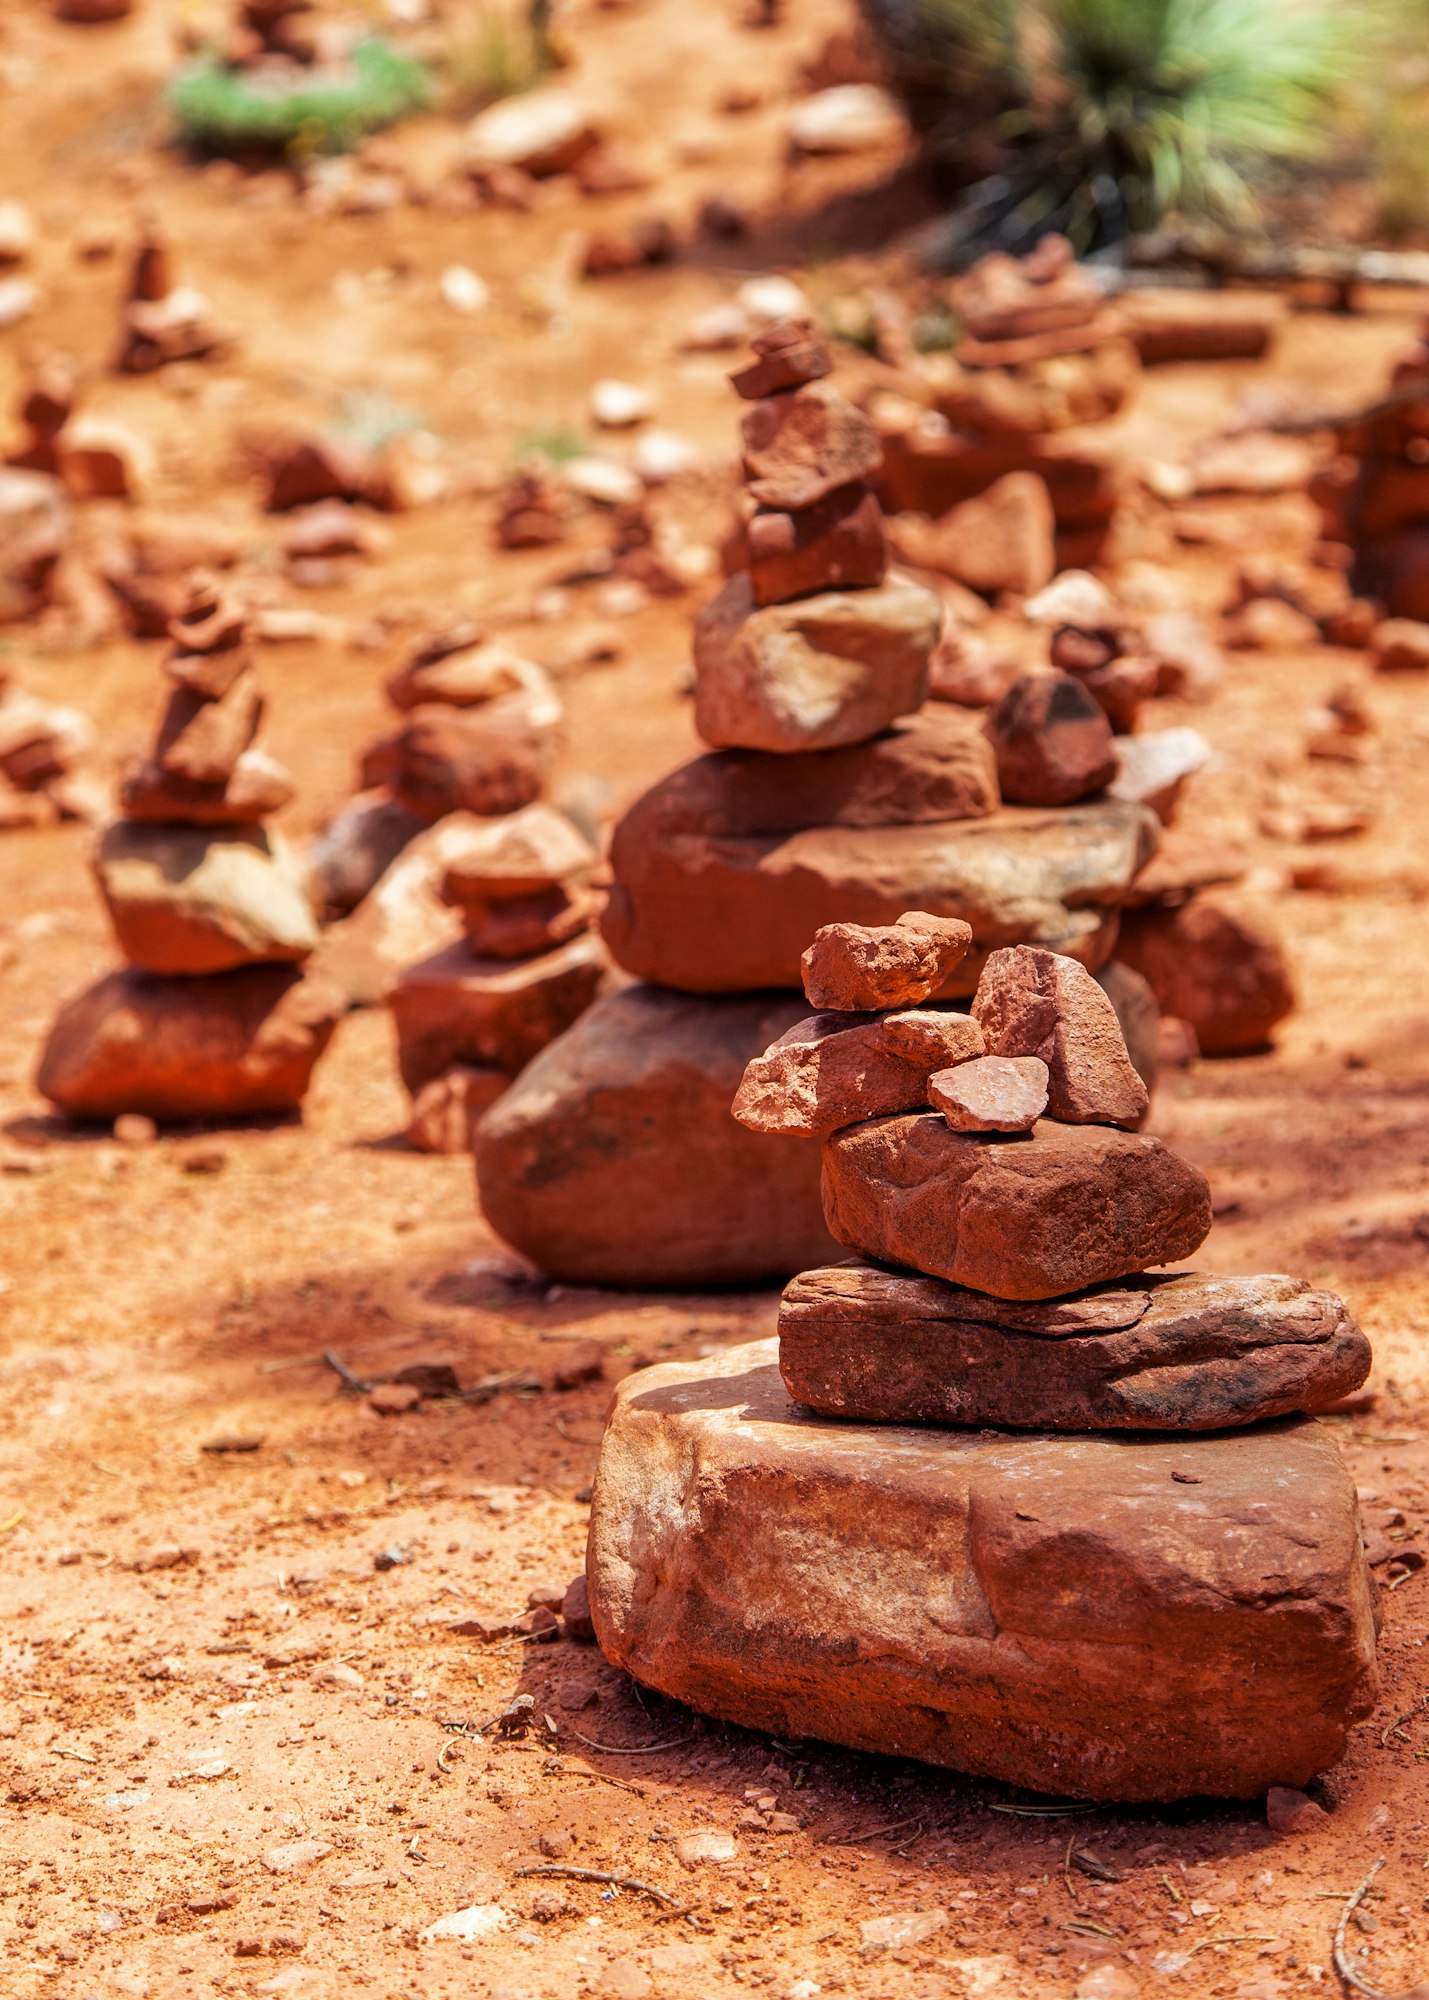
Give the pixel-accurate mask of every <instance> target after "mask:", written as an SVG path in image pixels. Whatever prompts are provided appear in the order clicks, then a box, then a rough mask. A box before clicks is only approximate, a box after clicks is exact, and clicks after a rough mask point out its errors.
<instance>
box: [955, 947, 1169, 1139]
mask: <svg viewBox="0 0 1429 2000" xmlns="http://www.w3.org/2000/svg"><path fill="white" fill-rule="evenodd" d="M972 1012H973V1019H974V1020H975V1021H976V1022H977V1023H978V1025H979V1027H980V1028H981V1029H982V1032H983V1038H984V1040H985V1041H986V1043H987V1047H988V1052H989V1054H991V1055H995V1056H1037V1057H1039V1058H1040V1059H1041V1060H1042V1061H1043V1062H1044V1063H1045V1064H1046V1065H1047V1073H1048V1109H1049V1111H1050V1113H1051V1115H1052V1117H1053V1118H1056V1119H1060V1120H1062V1121H1063V1122H1064V1123H1067V1124H1072V1125H1128V1126H1130V1125H1135V1124H1136V1123H1137V1122H1138V1120H1140V1119H1141V1118H1143V1117H1144V1116H1145V1114H1146V1109H1147V1105H1148V1103H1149V1099H1148V1097H1147V1092H1146V1085H1145V1084H1144V1083H1143V1082H1142V1081H1141V1078H1140V1077H1139V1076H1138V1075H1137V1073H1136V1071H1135V1070H1134V1069H1133V1068H1132V1066H1131V1058H1130V1056H1128V1054H1127V1052H1126V1042H1125V1040H1124V1038H1123V1036H1122V1032H1121V1024H1120V1023H1119V1022H1118V1020H1117V1018H1116V1010H1115V1009H1114V1008H1113V1006H1112V1004H1111V1002H1110V1000H1108V998H1107V996H1106V994H1105V993H1104V992H1103V991H1102V989H1101V987H1100V986H1098V984H1097V982H1096V981H1095V979H1093V978H1092V976H1091V974H1090V973H1089V972H1088V971H1087V970H1086V968H1085V967H1084V966H1080V965H1078V964H1077V963H1076V961H1075V960H1074V959H1070V958H1063V957H1062V956H1061V955H1060V954H1059V953H1057V952H1052V951H1039V950H1037V949H1036V948H1035V947H1032V946H1021V947H1018V948H1016V949H1013V950H1008V951H995V952H994V953H993V954H992V956H991V958H989V960H988V961H987V964H986V965H985V966H984V967H983V971H982V977H981V978H980V979H979V981H978V987H977V992H976V993H975V994H974V995H973V1005H972Z"/></svg>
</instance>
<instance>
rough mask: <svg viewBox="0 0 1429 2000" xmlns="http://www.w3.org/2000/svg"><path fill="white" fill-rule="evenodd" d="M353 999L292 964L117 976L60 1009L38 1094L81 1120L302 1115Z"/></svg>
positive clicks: (43, 1060)
mask: <svg viewBox="0 0 1429 2000" xmlns="http://www.w3.org/2000/svg"><path fill="white" fill-rule="evenodd" d="M346 1007H347V1000H346V997H345V995H343V994H342V993H341V992H340V991H339V990H338V989H337V988H335V987H333V986H332V985H330V984H329V983H328V982H327V981H326V980H321V979H318V978H315V977H313V976H311V975H308V976H304V975H303V974H302V973H300V972H298V971H297V970H296V969H295V968H294V967H291V966H286V965H263V966H248V967H245V968H244V969H243V970H241V971H239V972H222V973H218V974H216V975H215V976H214V977H212V978H210V979H164V978H161V977H159V976H158V975H156V974H154V973H149V972H137V971H133V970H127V969H126V970H125V971H122V972H111V973H110V974H109V976H108V978H106V979H101V980H100V982H99V984H98V985H97V986H91V987H90V988H89V989H88V990H87V991H86V992H84V993H81V994H79V995H77V996H76V998H74V999H73V1000H71V1001H69V1002H68V1003H67V1005H66V1006H64V1007H63V1008H62V1009H61V1010H60V1014H59V1018H58V1019H57V1020H56V1022H55V1025H54V1027H53V1028H52V1029H51V1031H50V1038H49V1040H48V1042H47V1043H46V1044H45V1050H44V1054H43V1055H42V1056H41V1058H40V1067H39V1074H38V1076H37V1078H36V1084H37V1088H38V1089H39V1092H40V1094H41V1096H42V1097H47V1098H48V1099H49V1100H50V1102H51V1103H52V1104H55V1105H57V1106H58V1107H59V1109H60V1110H61V1111H67V1112H69V1113H70V1115H71V1116H72V1117H75V1118H96V1119H101V1120H104V1121H108V1120H111V1119H114V1118H117V1117H118V1116H119V1115H120V1113H121V1112H125V1111H138V1112H142V1113H144V1114H145V1115H146V1116H147V1117H150V1118H158V1119H172V1118H251V1117H259V1116H263V1115H271V1114H274V1113H278V1112H286V1111H296V1110H297V1108H298V1106H299V1105H300V1104H301V1103H302V1100H303V1096H304V1094H305V1092H306V1091H307V1087H308V1081H309V1079H310V1077H311V1076H312V1072H313V1066H314V1064H315V1063H316V1062H317V1060H318V1057H319V1056H320V1055H321V1054H322V1052H323V1050H324V1049H325V1048H326V1047H327V1045H328V1043H329V1041H330V1040H331V1039H332V1032H333V1029H334V1028H335V1027H336V1025H337V1022H338V1020H339V1018H340V1017H341V1015H342V1014H343V1013H344V1011H345V1010H346Z"/></svg>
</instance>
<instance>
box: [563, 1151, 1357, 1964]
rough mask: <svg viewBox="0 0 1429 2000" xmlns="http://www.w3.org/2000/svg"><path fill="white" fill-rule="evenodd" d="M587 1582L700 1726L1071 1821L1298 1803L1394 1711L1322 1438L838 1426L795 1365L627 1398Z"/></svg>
mask: <svg viewBox="0 0 1429 2000" xmlns="http://www.w3.org/2000/svg"><path fill="white" fill-rule="evenodd" d="M1074 1136H1075V1137H1078V1138H1081V1137H1084V1136H1085V1135H1083V1134H1076V1135H1074ZM776 1143H777V1142H776V1141H773V1140H764V1141H759V1140H754V1141H751V1144H755V1145H759V1144H763V1145H768V1146H772V1145H774V1144H776ZM965 1143H967V1142H965ZM1000 1150H1004V1151H1005V1150H1009V1149H1008V1148H1002V1149H1000ZM1173 1472H1184V1473H1187V1474H1189V1475H1190V1476H1191V1477H1192V1478H1194V1479H1195V1481H1196V1482H1197V1483H1196V1484H1195V1485H1185V1484H1182V1483H1180V1482H1178V1481H1177V1480H1175V1479H1173V1478H1172V1476H1171V1475H1172V1473H1173ZM751 1551H757V1559H755V1560H751ZM587 1577H588V1583H589V1588H590V1601H591V1610H592V1614H593V1616H594V1620H595V1627H596V1633H597V1636H598V1638H599V1640H600V1644H601V1647H602V1650H603V1651H604V1652H605V1654H606V1657H607V1658H608V1659H609V1660H610V1662H611V1664H612V1665H613V1666H615V1667H616V1668H619V1669H623V1670H624V1671H626V1672H628V1673H631V1674H633V1675H634V1676H635V1677H636V1679H637V1680H640V1681H643V1682H644V1683H645V1684H646V1685H647V1686H650V1687H654V1688H658V1689H660V1690H661V1691H662V1692H663V1693H665V1694H668V1695H670V1696H672V1697H673V1698H674V1699H676V1700H679V1701H683V1702H688V1703H690V1704H691V1705H693V1706H694V1707H695V1708H697V1709H701V1710H703V1711H705V1712H706V1713H709V1714H713V1715H717V1716H721V1717H724V1718H726V1719H727V1720H730V1721H734V1722H737V1723H740V1724H742V1725H745V1726H747V1727H750V1728H754V1729H758V1730H762V1731H767V1732H770V1733H771V1734H773V1735H775V1736H777V1737H780V1738H801V1737H814V1738H822V1739H825V1740H827V1741H830V1742H835V1743H843V1744H848V1745H851V1746H853V1747H855V1748H858V1749H861V1750H869V1751H877V1752H882V1753H893V1754H895V1755H898V1756H903V1757H919V1758H922V1759H924V1760H925V1761H926V1762H929V1763H933V1764H939V1765H945V1766H951V1767H952V1768H954V1769H957V1770H962V1771H968V1772H972V1773H975V1774H977V1775H979V1776H982V1777H989V1778H994V1779H997V1780H999V1781H1001V1782H1005V1783H1010V1784H1016V1785H1025V1786H1027V1787H1029V1788H1030V1789H1031V1790H1033V1791H1035V1792H1051V1793H1054V1794H1056V1795H1058V1796H1061V1797H1065V1796H1068V1795H1070V1796H1073V1797H1080V1798H1094V1799H1133V1798H1139V1799H1172V1798H1183V1797H1194V1796H1196V1795H1198V1794H1199V1795H1216V1794H1221V1795H1231V1796H1235V1797H1241V1798H1256V1797H1259V1796H1260V1795H1261V1794H1263V1793H1264V1791H1265V1789H1266V1787H1267V1786H1268V1785H1270V1784H1286V1785H1303V1784H1304V1783H1305V1782H1306V1781H1307V1780H1308V1779H1309V1778H1310V1777H1311V1776H1312V1775H1313V1774H1314V1773H1315V1772H1317V1771H1320V1770H1323V1769H1324V1768H1325V1767H1326V1765H1328V1764H1331V1763H1333V1762H1334V1761H1335V1760H1336V1758H1338V1757H1339V1756H1341V1755H1342V1754H1343V1752H1344V1748H1345V1743H1346V1738H1347V1735H1348V1731H1349V1728H1350V1726H1351V1724H1352V1723H1353V1722H1354V1721H1355V1720H1357V1719H1358V1718H1360V1717H1362V1716H1364V1715H1366V1714H1367V1713H1368V1712H1369V1710H1370V1707H1371V1705H1372V1703H1373V1700H1374V1695H1375V1688H1376V1681H1375V1667H1374V1616H1373V1608H1372V1604H1371V1600H1370V1590H1369V1584H1368V1581H1367V1577H1366V1572H1365V1567H1364V1562H1363V1558H1362V1555H1361V1551H1360V1547H1359V1533H1358V1520H1357V1510H1356V1507H1355V1499H1354V1490H1353V1487H1352V1486H1351V1484H1350V1480H1349V1477H1348V1475H1347V1474H1346V1472H1345V1470H1344V1466H1343V1463H1342V1461H1341V1459H1340V1456H1339V1453H1338V1451H1337V1450H1336V1448H1335V1444H1334V1440H1333V1439H1332V1438H1330V1437H1329V1436H1327V1435H1326V1434H1325V1432H1324V1431H1323V1429H1322V1428H1321V1427H1320V1426H1318V1425H1316V1424H1312V1423H1295V1422H1291V1423H1288V1424H1285V1425H1281V1426H1277V1427H1275V1428H1273V1429H1268V1430H1259V1431H1254V1430H1253V1431H1239V1432H1236V1433H1233V1434H1231V1435H1222V1436H1209V1437H1198V1438H1177V1437H1159V1438H1149V1437H1135V1436H1128V1437H1123V1438H1117V1439H1107V1438H1099V1437H1046V1436H1043V1437H1037V1436H1019V1437H1009V1436H1007V1435H1006V1434H1005V1433H1002V1434H999V1433H991V1434H988V1433H983V1434H981V1435H978V1434H973V1435H969V1434H967V1433H966V1432H964V1433H960V1434H957V1435H954V1434H950V1433H949V1432H947V1431H940V1430H936V1429H930V1428H925V1429H908V1430H890V1429H889V1428H888V1427H887V1426H882V1425H880V1426H864V1425H859V1424H853V1423H835V1424H830V1423H829V1422H827V1421H826V1420H825V1419H823V1418H818V1417H810V1416H808V1415H807V1414H806V1413H804V1412H802V1411H800V1410H799V1409H798V1408H797V1407H796V1406H794V1405H793V1404H792V1403H791V1402H790V1401H789V1398H788V1395H787V1392H786V1391H785V1390H784V1388H783V1385H782V1384H781V1382H780V1381H779V1377H778V1372H777V1369H776V1366H775V1347H774V1343H773V1342H772V1341H761V1342H758V1343H756V1344H754V1345H751V1346H747V1347H738V1348H733V1349H729V1348H726V1349H722V1350H721V1351H720V1353H719V1355H718V1356H717V1357H716V1358H712V1359H709V1360H703V1361H696V1362H685V1363H675V1364H669V1365H665V1366H660V1367H655V1368H647V1369H642V1370H640V1372H639V1374H638V1375H635V1376H632V1377H630V1378H629V1379H627V1381H626V1382H624V1383H623V1384H622V1385H621V1387H620V1389H619V1390H618V1391H617V1392H616V1399H615V1407H614V1410H613V1412H612V1414H611V1419H610V1423H609V1426H608V1428H607V1431H606V1437H605V1443H604V1446H603V1448H602V1452H601V1462H600V1469H599V1471H598V1473H597V1475H596V1481H595V1498H594V1503H593V1506H592V1511H591V1526H590V1546H589V1553H588V1561H587ZM1267 1578H1272V1579H1274V1586H1273V1588H1269V1589H1268V1588H1267ZM1267 1717H1270V1718H1273V1721H1272V1723H1271V1726H1267ZM885 1983H886V1982H885Z"/></svg>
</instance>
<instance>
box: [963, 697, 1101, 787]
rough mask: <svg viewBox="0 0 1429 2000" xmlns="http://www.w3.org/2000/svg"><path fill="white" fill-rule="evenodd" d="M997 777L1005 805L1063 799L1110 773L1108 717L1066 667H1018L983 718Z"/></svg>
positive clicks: (1097, 783) (1090, 785) (1098, 784)
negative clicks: (1020, 671) (1021, 670)
mask: <svg viewBox="0 0 1429 2000" xmlns="http://www.w3.org/2000/svg"><path fill="white" fill-rule="evenodd" d="M987 733H988V739H989V741H990V742H991V744H992V748H993V755H994V756H995V757H996V758H997V782H998V786H999V789H1000V790H1001V792H1002V796H1003V798H1004V799H1006V801H1007V802H1008V804H1009V805H1017V806H1069V805H1073V804H1075V802H1076V801H1077V800H1078V799H1085V798H1089V797H1090V796H1091V794H1092V793H1093V792H1100V791H1102V790H1103V789H1104V788H1105V787H1106V786H1107V785H1109V784H1110V783H1111V780H1112V779H1113V778H1114V777H1115V776H1116V773H1117V761H1116V751H1115V750H1114V749H1113V748H1112V733H1111V724H1110V723H1109V722H1108V721H1107V718H1106V714H1105V712H1104V710H1103V709H1102V706H1101V704H1100V702H1099V701H1098V700H1097V699H1096V697H1095V696H1094V695H1093V694H1091V693H1090V692H1089V691H1088V690H1087V689H1086V688H1085V687H1084V686H1083V685H1082V684H1081V682H1080V681H1076V680H1074V679H1073V678H1072V676H1071V675H1070V674H1062V673H1051V674H1045V673H1038V674H1024V675H1023V676H1022V678H1021V679H1020V680H1016V681H1014V682H1013V683H1012V686H1011V687H1010V688H1009V689H1008V690H1007V692H1006V694H1005V695H1004V696H1003V697H1002V699H1001V701H1000V702H999V703H998V704H997V707H996V708H995V709H994V710H993V711H992V714H991V715H990V716H989V717H988V719H987Z"/></svg>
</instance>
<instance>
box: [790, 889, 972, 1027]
mask: <svg viewBox="0 0 1429 2000" xmlns="http://www.w3.org/2000/svg"><path fill="white" fill-rule="evenodd" d="M972 941H973V934H972V927H971V925H969V924H965V923H963V922H962V921H961V920H960V919H959V918H956V917H934V916H929V915H928V913H927V912H926V911H924V910H905V911H904V913H903V915H902V916H901V917H899V919H898V921H897V922H896V923H893V924H880V925H877V926H871V925H868V924H825V925H824V926H823V927H822V929H820V930H817V931H815V933H814V942H813V943H812V944H811V945H810V946H809V949H808V950H807V951H806V952H805V953H804V955H803V958H802V959H801V960H800V970H801V972H802V973H803V976H804V992H805V994H806V995H807V996H808V1000H809V1003H810V1005H811V1006H813V1007H817V1008H820V1009H825V1008H834V1009H842V1010H844V1011H848V1012H854V1013H857V1012H860V1011H867V1010H869V1009H873V1008H894V1007H916V1006H917V1005H918V1003H919V1001H920V1000H927V999H929V998H930V997H931V995H933V994H934V993H941V992H942V990H943V989H944V987H945V986H946V985H947V983H948V980H949V978H950V977H951V975H952V972H953V968H954V967H955V966H956V965H958V964H959V963H960V962H961V961H962V960H963V959H964V958H966V957H967V954H968V947H969V946H970V945H971V943H972Z"/></svg>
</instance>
